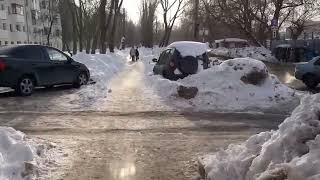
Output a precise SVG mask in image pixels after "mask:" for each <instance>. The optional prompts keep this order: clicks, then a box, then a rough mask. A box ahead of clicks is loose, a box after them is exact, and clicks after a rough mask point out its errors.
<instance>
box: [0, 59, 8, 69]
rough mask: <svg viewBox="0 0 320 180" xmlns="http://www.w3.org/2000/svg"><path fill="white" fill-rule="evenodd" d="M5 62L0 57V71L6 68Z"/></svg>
mask: <svg viewBox="0 0 320 180" xmlns="http://www.w3.org/2000/svg"><path fill="white" fill-rule="evenodd" d="M6 66H7V65H6V63H5V62H4V60H3V59H1V58H0V72H2V71H4V70H5V69H6Z"/></svg>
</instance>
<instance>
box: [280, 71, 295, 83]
mask: <svg viewBox="0 0 320 180" xmlns="http://www.w3.org/2000/svg"><path fill="white" fill-rule="evenodd" d="M296 80H297V79H296V78H295V77H294V76H292V75H291V74H290V73H288V72H286V73H285V75H284V76H283V81H284V83H286V84H290V83H293V82H294V81H296Z"/></svg>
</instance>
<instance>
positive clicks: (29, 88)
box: [15, 76, 35, 96]
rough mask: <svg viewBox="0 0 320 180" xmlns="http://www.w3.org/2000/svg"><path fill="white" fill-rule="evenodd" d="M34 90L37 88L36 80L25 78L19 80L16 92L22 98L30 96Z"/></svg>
mask: <svg viewBox="0 0 320 180" xmlns="http://www.w3.org/2000/svg"><path fill="white" fill-rule="evenodd" d="M34 88H35V81H34V79H33V78H32V77H30V76H23V77H22V78H21V79H20V80H19V82H18V84H17V86H16V88H15V90H16V92H17V93H18V94H19V95H21V96H30V95H31V94H32V93H33V91H34Z"/></svg>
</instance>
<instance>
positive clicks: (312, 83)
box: [303, 74, 319, 89]
mask: <svg viewBox="0 0 320 180" xmlns="http://www.w3.org/2000/svg"><path fill="white" fill-rule="evenodd" d="M303 83H304V84H305V85H306V86H308V88H311V89H314V88H316V87H317V86H318V84H319V81H318V80H317V78H316V76H314V75H312V74H308V75H306V76H305V77H303Z"/></svg>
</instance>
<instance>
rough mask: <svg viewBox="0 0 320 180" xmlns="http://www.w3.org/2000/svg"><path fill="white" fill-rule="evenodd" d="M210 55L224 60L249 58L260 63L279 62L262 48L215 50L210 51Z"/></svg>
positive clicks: (268, 51)
mask: <svg viewBox="0 0 320 180" xmlns="http://www.w3.org/2000/svg"><path fill="white" fill-rule="evenodd" d="M210 53H211V54H212V55H216V56H221V57H226V58H243V57H250V58H253V59H257V60H260V61H267V62H279V61H278V60H277V59H276V58H275V57H274V56H273V55H272V53H271V51H270V50H268V49H266V48H264V47H245V48H230V49H229V48H222V47H220V48H216V49H212V50H211V51H210Z"/></svg>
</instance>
